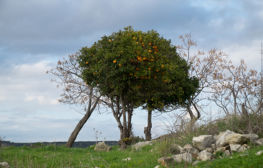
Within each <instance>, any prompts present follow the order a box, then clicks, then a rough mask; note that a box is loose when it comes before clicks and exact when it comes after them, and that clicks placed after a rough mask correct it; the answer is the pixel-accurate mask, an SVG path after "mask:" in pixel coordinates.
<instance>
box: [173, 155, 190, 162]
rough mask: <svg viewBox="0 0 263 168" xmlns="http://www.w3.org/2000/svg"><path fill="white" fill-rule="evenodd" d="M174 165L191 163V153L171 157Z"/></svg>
mask: <svg viewBox="0 0 263 168" xmlns="http://www.w3.org/2000/svg"><path fill="white" fill-rule="evenodd" d="M172 157H173V159H174V160H175V162H176V163H181V162H186V163H192V162H193V157H192V154H191V153H181V154H177V155H173V156H172Z"/></svg>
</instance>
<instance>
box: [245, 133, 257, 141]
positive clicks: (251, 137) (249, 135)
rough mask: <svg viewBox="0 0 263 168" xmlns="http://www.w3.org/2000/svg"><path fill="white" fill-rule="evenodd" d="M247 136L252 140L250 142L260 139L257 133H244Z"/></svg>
mask: <svg viewBox="0 0 263 168" xmlns="http://www.w3.org/2000/svg"><path fill="white" fill-rule="evenodd" d="M243 136H245V137H246V138H248V139H249V140H250V142H255V141H256V140H257V139H258V135H257V134H243Z"/></svg>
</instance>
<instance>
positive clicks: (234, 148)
mask: <svg viewBox="0 0 263 168" xmlns="http://www.w3.org/2000/svg"><path fill="white" fill-rule="evenodd" d="M229 146H230V150H231V152H238V151H239V148H240V147H241V145H240V144H230V145H229Z"/></svg>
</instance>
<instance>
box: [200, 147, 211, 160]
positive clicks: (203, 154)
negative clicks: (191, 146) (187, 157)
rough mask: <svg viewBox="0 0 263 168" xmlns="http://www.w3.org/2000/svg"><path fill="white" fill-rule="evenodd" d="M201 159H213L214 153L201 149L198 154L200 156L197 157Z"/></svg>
mask: <svg viewBox="0 0 263 168" xmlns="http://www.w3.org/2000/svg"><path fill="white" fill-rule="evenodd" d="M197 158H198V159H199V160H201V161H207V160H211V159H212V153H210V152H207V151H206V150H203V151H201V152H200V153H199V154H198V157H197Z"/></svg>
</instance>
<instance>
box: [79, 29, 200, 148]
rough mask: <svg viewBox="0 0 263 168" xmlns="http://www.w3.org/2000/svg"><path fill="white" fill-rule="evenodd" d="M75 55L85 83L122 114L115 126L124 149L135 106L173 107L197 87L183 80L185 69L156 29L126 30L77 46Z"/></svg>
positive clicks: (194, 83)
mask: <svg viewBox="0 0 263 168" xmlns="http://www.w3.org/2000/svg"><path fill="white" fill-rule="evenodd" d="M80 53H81V54H80V57H79V61H80V66H81V67H82V68H83V74H82V75H83V76H82V77H83V79H84V81H85V82H86V83H87V84H88V85H90V86H93V87H97V88H98V89H99V91H100V92H101V93H102V95H103V96H107V97H108V98H109V99H111V100H112V102H114V103H115V105H114V103H113V104H112V106H111V107H112V109H113V110H114V111H119V110H121V114H120V113H118V112H117V114H118V115H116V116H115V119H116V118H117V120H120V118H121V117H122V120H123V121H122V124H118V125H119V128H120V131H121V139H122V142H124V143H123V144H124V146H125V145H126V143H125V141H126V140H127V139H129V138H130V135H131V128H132V126H131V119H132V113H133V109H134V108H135V107H139V106H142V105H144V104H147V107H149V108H160V109H161V108H164V107H165V106H168V105H177V104H179V103H182V102H184V100H185V99H187V98H188V97H189V95H191V94H193V93H194V92H195V89H196V87H197V85H198V82H197V80H195V79H192V78H189V77H188V69H189V67H188V65H187V63H186V62H185V60H184V59H182V58H181V57H179V56H178V54H177V52H176V47H175V46H172V45H171V42H170V41H169V40H166V39H164V38H162V37H160V36H159V34H158V33H157V32H155V31H148V32H146V33H145V32H141V31H134V30H133V29H132V28H131V27H127V28H125V30H124V31H119V32H117V33H113V34H112V35H110V36H104V37H102V39H101V40H99V41H98V42H96V43H94V44H93V45H92V46H91V47H84V48H82V49H81V50H80ZM149 102H150V103H149ZM114 108H116V110H115V109H114ZM119 114H120V115H119ZM127 121H128V122H127ZM118 123H119V122H118Z"/></svg>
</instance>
